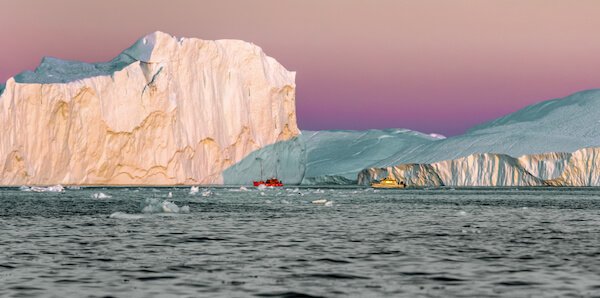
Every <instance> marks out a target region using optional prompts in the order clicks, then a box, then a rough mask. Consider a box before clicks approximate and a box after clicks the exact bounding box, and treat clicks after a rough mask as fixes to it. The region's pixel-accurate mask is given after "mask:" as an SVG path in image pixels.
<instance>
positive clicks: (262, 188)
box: [256, 184, 267, 190]
mask: <svg viewBox="0 0 600 298" xmlns="http://www.w3.org/2000/svg"><path fill="white" fill-rule="evenodd" d="M256 188H258V189H259V190H265V189H267V186H266V185H264V184H261V185H259V186H257V187H256Z"/></svg>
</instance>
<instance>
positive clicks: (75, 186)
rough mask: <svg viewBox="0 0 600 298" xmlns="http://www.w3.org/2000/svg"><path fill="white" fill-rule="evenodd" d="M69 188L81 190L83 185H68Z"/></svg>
mask: <svg viewBox="0 0 600 298" xmlns="http://www.w3.org/2000/svg"><path fill="white" fill-rule="evenodd" d="M67 189H69V190H80V189H81V187H80V186H77V185H71V186H67Z"/></svg>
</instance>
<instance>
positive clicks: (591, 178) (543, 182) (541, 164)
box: [358, 147, 600, 187]
mask: <svg viewBox="0 0 600 298" xmlns="http://www.w3.org/2000/svg"><path fill="white" fill-rule="evenodd" d="M388 175H391V176H393V177H395V178H396V179H398V180H402V181H405V182H406V183H407V184H408V185H409V186H417V187H427V186H577V187H582V186H600V148H599V147H594V148H583V149H580V150H577V151H575V152H572V153H546V154H532V155H523V156H520V157H518V158H515V157H511V156H509V155H506V154H495V153H480V154H472V155H469V156H466V157H462V158H458V159H452V160H445V161H440V162H435V163H431V164H400V165H396V166H391V167H385V168H369V169H365V170H363V171H361V172H360V173H359V175H358V183H359V184H362V185H369V184H370V183H371V182H373V181H375V180H380V179H382V178H384V177H387V176H388Z"/></svg>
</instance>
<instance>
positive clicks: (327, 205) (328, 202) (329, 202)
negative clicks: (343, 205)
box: [325, 201, 333, 207]
mask: <svg viewBox="0 0 600 298" xmlns="http://www.w3.org/2000/svg"><path fill="white" fill-rule="evenodd" d="M325 206H326V207H331V206H333V201H327V202H325Z"/></svg>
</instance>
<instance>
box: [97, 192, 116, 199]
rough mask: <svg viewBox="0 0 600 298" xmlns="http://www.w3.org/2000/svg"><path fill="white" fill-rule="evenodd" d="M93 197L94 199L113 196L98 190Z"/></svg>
mask: <svg viewBox="0 0 600 298" xmlns="http://www.w3.org/2000/svg"><path fill="white" fill-rule="evenodd" d="M92 198H94V199H110V198H112V196H110V195H107V194H105V193H103V192H97V193H94V194H93V195H92Z"/></svg>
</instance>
